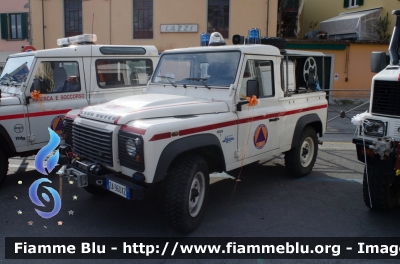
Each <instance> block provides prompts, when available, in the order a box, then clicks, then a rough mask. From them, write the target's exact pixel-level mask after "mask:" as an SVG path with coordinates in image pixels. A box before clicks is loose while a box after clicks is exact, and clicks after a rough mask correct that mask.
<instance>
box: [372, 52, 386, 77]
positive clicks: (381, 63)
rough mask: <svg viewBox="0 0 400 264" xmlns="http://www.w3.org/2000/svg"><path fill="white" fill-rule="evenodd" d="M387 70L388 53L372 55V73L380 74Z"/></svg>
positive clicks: (374, 53) (373, 53)
mask: <svg viewBox="0 0 400 264" xmlns="http://www.w3.org/2000/svg"><path fill="white" fill-rule="evenodd" d="M385 68H386V52H380V51H379V52H378V51H374V52H372V53H371V72H380V71H381V70H383V69H385Z"/></svg>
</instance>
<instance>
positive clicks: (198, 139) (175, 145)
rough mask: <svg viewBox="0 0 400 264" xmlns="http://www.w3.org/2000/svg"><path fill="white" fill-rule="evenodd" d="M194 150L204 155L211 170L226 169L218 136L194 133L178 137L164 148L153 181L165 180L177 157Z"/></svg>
mask: <svg viewBox="0 0 400 264" xmlns="http://www.w3.org/2000/svg"><path fill="white" fill-rule="evenodd" d="M194 151H196V152H199V153H201V154H202V155H203V156H204V158H205V159H206V161H207V164H208V165H209V169H210V172H214V171H225V170H226V164H225V159H224V154H223V152H222V147H221V143H220V141H219V140H218V138H217V137H216V136H215V135H213V134H201V135H193V136H188V137H184V138H181V139H177V140H175V141H173V142H171V143H169V144H168V145H167V146H166V147H165V148H164V150H163V151H162V152H161V155H160V158H159V160H158V163H157V168H156V172H155V174H154V179H153V183H156V182H160V181H162V180H164V178H165V175H166V174H167V171H168V168H169V167H170V165H171V164H172V162H173V161H174V160H175V159H176V158H178V157H179V156H181V155H185V154H187V153H189V152H194Z"/></svg>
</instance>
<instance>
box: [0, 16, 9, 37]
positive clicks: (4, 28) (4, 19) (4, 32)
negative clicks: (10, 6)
mask: <svg viewBox="0 0 400 264" xmlns="http://www.w3.org/2000/svg"><path fill="white" fill-rule="evenodd" d="M0 23H1V38H2V39H8V15H7V14H0Z"/></svg>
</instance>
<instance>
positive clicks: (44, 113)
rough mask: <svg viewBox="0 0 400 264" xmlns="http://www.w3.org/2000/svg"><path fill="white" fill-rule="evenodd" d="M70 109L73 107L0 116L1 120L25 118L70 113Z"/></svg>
mask: <svg viewBox="0 0 400 264" xmlns="http://www.w3.org/2000/svg"><path fill="white" fill-rule="evenodd" d="M69 111H71V109H65V110H54V111H44V112H36V113H27V114H15V115H4V116H0V120H9V119H18V118H25V117H39V116H49V115H62V114H65V113H68V112H69Z"/></svg>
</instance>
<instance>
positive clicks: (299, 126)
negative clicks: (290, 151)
mask: <svg viewBox="0 0 400 264" xmlns="http://www.w3.org/2000/svg"><path fill="white" fill-rule="evenodd" d="M308 125H310V126H312V127H313V128H314V129H315V131H316V132H317V134H319V136H320V137H322V135H323V128H322V122H321V119H320V118H319V116H318V115H317V114H315V113H312V114H307V115H304V116H302V117H300V118H299V120H297V123H296V127H295V129H294V133H293V139H292V148H294V147H296V146H297V144H298V143H299V139H300V136H301V132H302V131H303V129H304V128H305V127H306V126H308Z"/></svg>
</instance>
